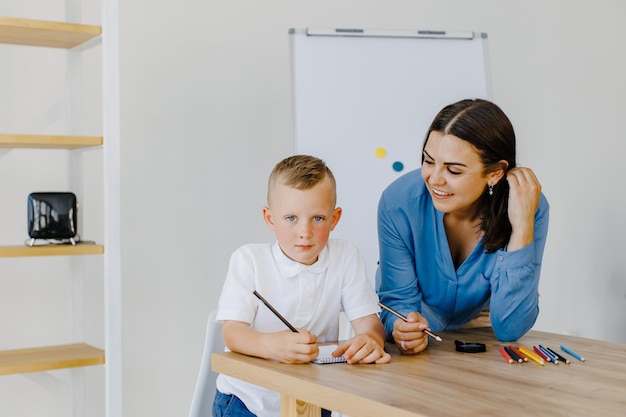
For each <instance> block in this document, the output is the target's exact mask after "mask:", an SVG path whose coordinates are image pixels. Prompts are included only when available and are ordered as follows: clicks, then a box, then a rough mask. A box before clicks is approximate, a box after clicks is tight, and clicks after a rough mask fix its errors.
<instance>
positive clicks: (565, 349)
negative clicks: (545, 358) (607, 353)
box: [561, 345, 585, 362]
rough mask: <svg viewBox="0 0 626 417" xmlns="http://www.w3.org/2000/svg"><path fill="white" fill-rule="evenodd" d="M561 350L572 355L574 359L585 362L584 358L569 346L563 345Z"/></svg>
mask: <svg viewBox="0 0 626 417" xmlns="http://www.w3.org/2000/svg"><path fill="white" fill-rule="evenodd" d="M561 350H563V351H564V352H567V353H569V354H570V355H572V356H573V357H575V358H576V359H578V360H579V361H581V362H584V361H585V358H583V357H582V356H580V355H579V354H578V353H576V352H574V351H573V350H571V349H570V348H568V347H567V346H563V345H561Z"/></svg>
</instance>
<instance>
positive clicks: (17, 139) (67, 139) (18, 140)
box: [0, 133, 102, 149]
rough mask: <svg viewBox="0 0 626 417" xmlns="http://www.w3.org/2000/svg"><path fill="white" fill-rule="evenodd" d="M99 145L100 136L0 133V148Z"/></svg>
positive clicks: (74, 147)
mask: <svg viewBox="0 0 626 417" xmlns="http://www.w3.org/2000/svg"><path fill="white" fill-rule="evenodd" d="M101 145H102V136H54V135H11V134H2V133H0V148H41V149H78V148H88V147H92V146H101Z"/></svg>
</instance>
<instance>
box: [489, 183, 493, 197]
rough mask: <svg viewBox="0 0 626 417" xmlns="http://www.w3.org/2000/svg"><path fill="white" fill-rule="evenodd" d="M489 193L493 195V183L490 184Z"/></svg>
mask: <svg viewBox="0 0 626 417" xmlns="http://www.w3.org/2000/svg"><path fill="white" fill-rule="evenodd" d="M489 195H493V185H491V184H489Z"/></svg>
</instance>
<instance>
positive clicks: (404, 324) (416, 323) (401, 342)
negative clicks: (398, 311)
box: [391, 311, 428, 355]
mask: <svg viewBox="0 0 626 417" xmlns="http://www.w3.org/2000/svg"><path fill="white" fill-rule="evenodd" d="M427 328H428V321H427V320H426V319H425V318H424V317H423V316H422V315H421V314H419V313H417V312H415V311H413V312H411V313H409V315H408V316H407V321H404V320H401V319H398V320H396V321H395V323H394V324H393V332H391V335H392V336H393V340H394V342H396V346H397V347H398V349H399V350H400V353H402V354H405V355H414V354H416V353H419V352H421V351H423V350H424V349H426V348H427V347H428V335H427V334H426V333H424V332H423V330H424V329H427Z"/></svg>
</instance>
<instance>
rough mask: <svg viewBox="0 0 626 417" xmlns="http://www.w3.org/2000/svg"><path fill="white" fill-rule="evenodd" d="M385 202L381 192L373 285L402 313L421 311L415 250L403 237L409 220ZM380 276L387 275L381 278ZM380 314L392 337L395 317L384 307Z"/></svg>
mask: <svg viewBox="0 0 626 417" xmlns="http://www.w3.org/2000/svg"><path fill="white" fill-rule="evenodd" d="M385 206H386V200H385V196H384V195H383V197H382V198H381V199H380V202H379V205H378V240H379V248H380V263H379V265H378V269H377V271H376V287H377V292H378V296H379V299H380V301H381V302H382V303H383V304H385V305H387V306H389V307H391V308H393V309H394V310H396V311H397V312H399V313H401V314H403V315H405V316H406V315H407V314H409V313H410V312H411V311H418V312H421V304H422V293H421V291H420V289H419V286H418V283H417V276H416V274H415V253H414V250H413V249H412V246H411V245H408V244H407V242H406V238H405V237H406V236H407V234H408V235H411V231H410V224H409V222H408V220H407V219H403V218H402V217H401V216H399V215H398V213H391V211H390V210H388V209H387V208H386V207H385ZM388 271H389V272H391V271H393V273H388ZM382 276H387V277H388V278H387V279H385V280H382V279H381V277H382ZM390 276H393V279H390V278H389V277H390ZM380 318H381V321H382V322H383V326H384V327H385V334H386V336H387V340H389V341H393V337H392V336H391V332H392V331H393V324H394V323H395V321H396V320H397V319H398V318H397V317H396V316H394V315H393V314H391V313H389V312H388V311H386V310H383V311H382V312H381V313H380Z"/></svg>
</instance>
